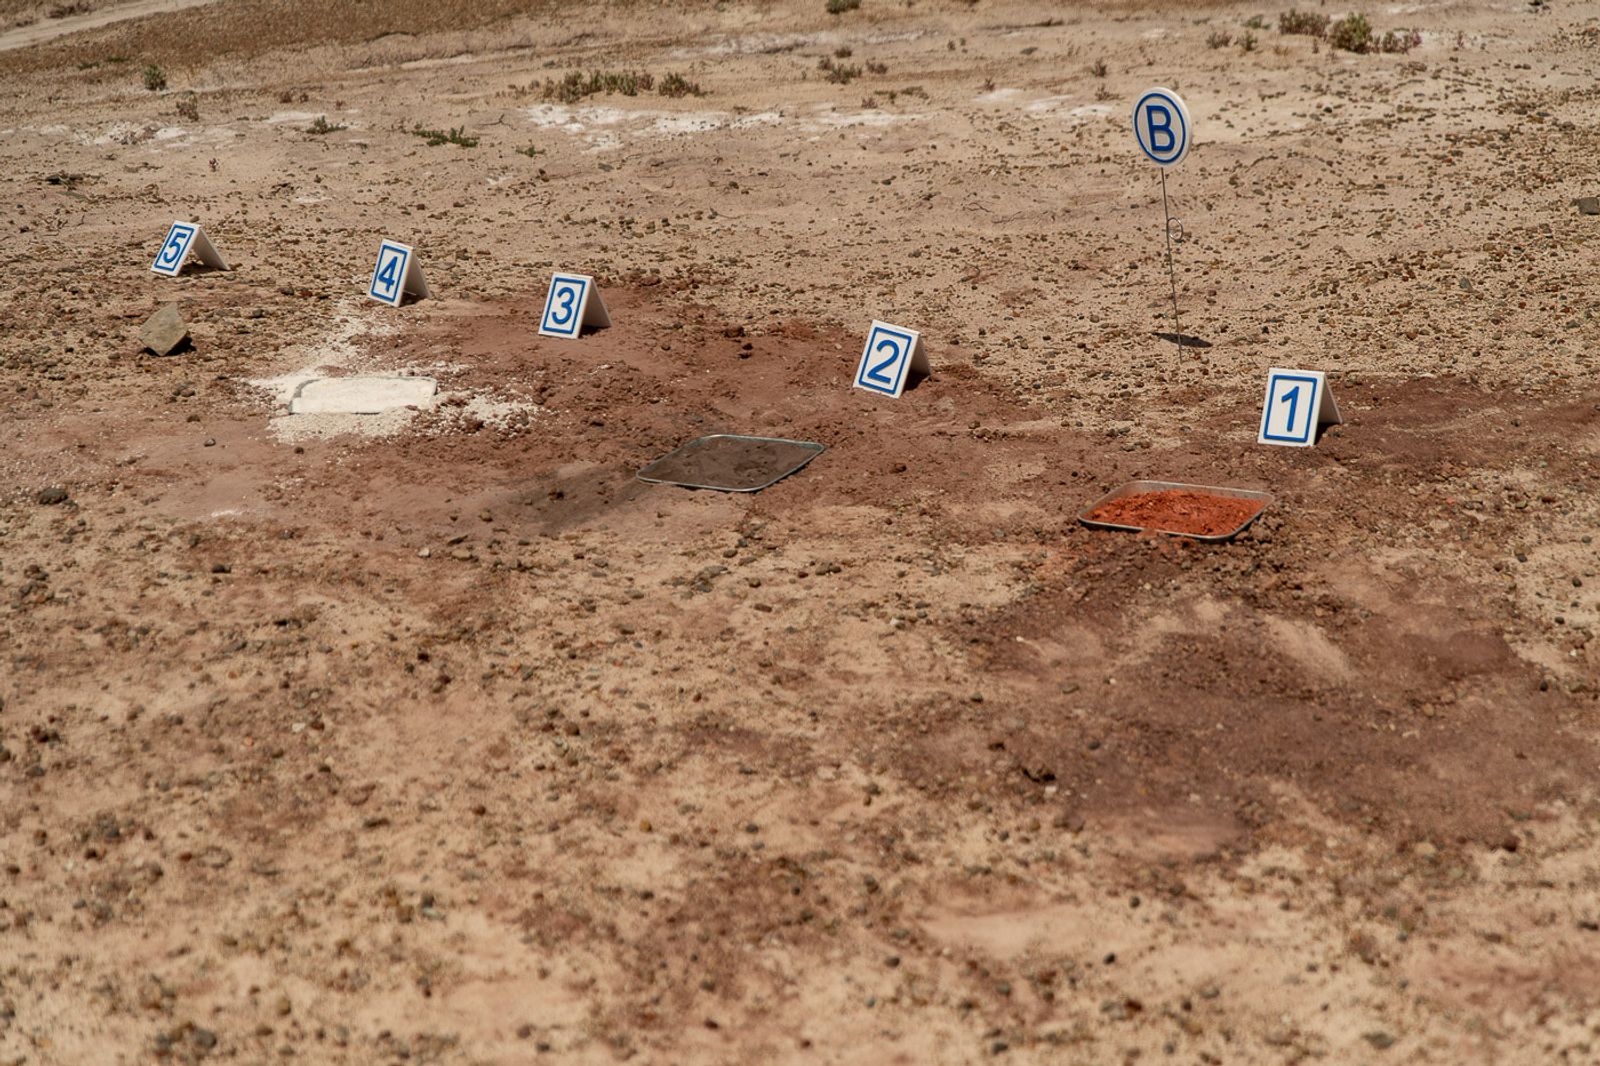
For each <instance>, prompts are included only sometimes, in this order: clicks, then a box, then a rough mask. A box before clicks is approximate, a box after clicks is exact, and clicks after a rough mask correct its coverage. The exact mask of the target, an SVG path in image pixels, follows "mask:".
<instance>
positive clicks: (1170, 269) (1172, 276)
mask: <svg viewBox="0 0 1600 1066" xmlns="http://www.w3.org/2000/svg"><path fill="white" fill-rule="evenodd" d="M1161 213H1162V214H1164V215H1166V216H1167V225H1166V228H1165V229H1164V230H1163V232H1164V233H1165V234H1166V238H1167V278H1168V279H1169V280H1170V281H1171V282H1172V334H1173V338H1174V339H1175V340H1176V341H1177V342H1178V354H1179V355H1182V354H1183V326H1182V324H1181V323H1180V322H1179V321H1178V271H1177V268H1175V267H1174V266H1173V265H1172V208H1171V207H1169V206H1168V205H1167V168H1166V167H1162V168H1161Z"/></svg>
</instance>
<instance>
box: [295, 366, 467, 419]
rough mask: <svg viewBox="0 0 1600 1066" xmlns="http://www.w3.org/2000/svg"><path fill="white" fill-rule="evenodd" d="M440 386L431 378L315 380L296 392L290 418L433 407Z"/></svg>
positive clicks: (381, 376)
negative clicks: (292, 416) (293, 416)
mask: <svg viewBox="0 0 1600 1066" xmlns="http://www.w3.org/2000/svg"><path fill="white" fill-rule="evenodd" d="M438 392H439V383H438V382H436V381H434V380H433V379H432V378H422V377H403V376H401V375H398V374H355V375H352V376H350V377H340V378H316V379H313V380H311V381H308V382H306V383H305V384H304V385H301V386H300V387H299V388H298V389H297V390H295V394H294V399H292V400H290V401H289V413H290V414H292V415H379V414H387V413H388V412H390V411H398V410H403V409H405V408H412V407H414V408H417V409H419V410H426V409H428V408H431V407H432V406H433V405H434V400H435V398H436V397H437V395H438Z"/></svg>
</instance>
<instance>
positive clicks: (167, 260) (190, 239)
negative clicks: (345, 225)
mask: <svg viewBox="0 0 1600 1066" xmlns="http://www.w3.org/2000/svg"><path fill="white" fill-rule="evenodd" d="M191 255H193V256H194V257H195V258H196V259H198V260H200V262H202V263H204V264H205V265H206V266H208V267H211V268H212V269H214V270H227V269H228V263H227V260H225V259H223V258H222V253H221V252H219V251H217V246H216V245H214V244H212V243H211V238H210V237H207V236H206V231H205V230H203V229H201V228H200V226H199V224H198V223H195V222H174V223H173V224H172V228H171V229H169V230H167V242H166V243H165V244H163V245H162V246H161V251H160V252H159V253H158V254H157V255H156V261H155V262H154V263H152V264H150V269H151V270H153V271H155V272H156V273H157V274H165V275H166V276H167V277H169V278H175V277H177V276H178V271H180V270H182V269H183V264H184V263H185V262H187V261H188V259H189V256H191Z"/></svg>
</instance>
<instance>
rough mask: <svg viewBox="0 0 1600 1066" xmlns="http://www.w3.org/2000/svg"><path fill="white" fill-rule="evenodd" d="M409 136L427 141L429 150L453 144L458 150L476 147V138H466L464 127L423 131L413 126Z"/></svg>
mask: <svg viewBox="0 0 1600 1066" xmlns="http://www.w3.org/2000/svg"><path fill="white" fill-rule="evenodd" d="M411 135H412V136H413V137H421V138H422V139H423V140H425V141H427V142H428V147H429V148H437V147H439V146H440V145H441V144H453V145H456V146H458V147H460V148H476V147H478V138H476V137H468V136H467V128H466V127H465V126H456V127H455V128H453V129H449V130H425V129H423V128H422V127H421V126H414V127H412V129H411Z"/></svg>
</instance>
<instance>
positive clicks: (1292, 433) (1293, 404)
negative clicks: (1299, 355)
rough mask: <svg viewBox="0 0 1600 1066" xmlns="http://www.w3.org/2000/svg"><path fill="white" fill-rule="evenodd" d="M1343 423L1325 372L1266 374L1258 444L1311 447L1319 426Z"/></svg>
mask: <svg viewBox="0 0 1600 1066" xmlns="http://www.w3.org/2000/svg"><path fill="white" fill-rule="evenodd" d="M1343 421H1344V416H1343V415H1341V414H1340V413H1339V405H1338V404H1337V403H1335V402H1334V399H1333V390H1332V389H1330V388H1329V387H1328V380H1327V374H1326V373H1325V372H1323V371H1321V370H1283V369H1280V368H1278V367H1273V368H1272V369H1271V370H1269V371H1267V398H1266V401H1265V402H1264V403H1263V404H1262V407H1261V432H1260V433H1259V434H1258V435H1257V436H1256V443H1257V444H1282V445H1286V446H1289V447H1295V448H1309V447H1311V446H1312V445H1313V444H1315V443H1317V430H1318V429H1319V428H1320V427H1322V426H1326V425H1338V424H1340V423H1342V422H1343Z"/></svg>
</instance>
